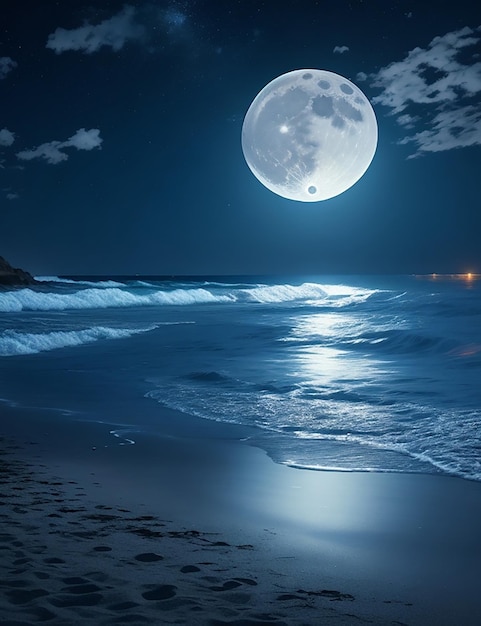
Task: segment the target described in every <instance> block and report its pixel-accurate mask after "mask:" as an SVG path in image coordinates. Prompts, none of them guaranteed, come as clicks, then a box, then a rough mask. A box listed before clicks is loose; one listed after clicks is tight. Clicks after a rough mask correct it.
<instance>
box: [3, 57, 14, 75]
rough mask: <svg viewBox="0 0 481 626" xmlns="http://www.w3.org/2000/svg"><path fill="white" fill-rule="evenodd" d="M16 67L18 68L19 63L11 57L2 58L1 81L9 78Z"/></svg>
mask: <svg viewBox="0 0 481 626" xmlns="http://www.w3.org/2000/svg"><path fill="white" fill-rule="evenodd" d="M14 67H17V63H16V62H15V61H14V60H13V59H11V58H10V57H0V80H2V79H4V78H6V77H7V74H9V73H10V72H11V71H12V70H13V68H14Z"/></svg>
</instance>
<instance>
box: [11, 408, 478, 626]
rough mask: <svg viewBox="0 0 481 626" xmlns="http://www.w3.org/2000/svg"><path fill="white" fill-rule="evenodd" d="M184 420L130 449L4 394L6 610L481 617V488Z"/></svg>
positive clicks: (28, 619) (310, 620) (100, 615)
mask: <svg viewBox="0 0 481 626" xmlns="http://www.w3.org/2000/svg"><path fill="white" fill-rule="evenodd" d="M171 417H172V416H171ZM167 418H168V416H166V423H167V422H168V421H169V420H168V419H167ZM177 418H178V419H180V420H181V421H182V420H184V423H183V424H180V425H179V426H178V428H179V429H180V430H183V432H189V433H190V434H191V436H190V438H188V439H186V438H183V437H180V436H178V434H176V431H175V429H174V430H172V429H171V431H170V432H166V433H165V435H163V436H159V435H156V436H149V435H147V434H142V435H138V434H137V435H136V436H135V444H134V445H132V444H129V443H128V441H127V439H128V437H127V435H126V434H125V433H123V434H122V436H114V435H113V434H112V433H111V432H110V431H111V430H113V428H112V427H111V426H109V425H107V424H99V423H93V422H90V423H89V422H80V421H72V420H70V419H66V418H65V416H61V415H59V414H55V413H52V412H48V411H43V412H38V411H37V412H33V411H29V410H26V409H21V410H20V409H12V408H9V407H6V406H2V430H3V432H2V440H1V450H2V455H1V466H0V469H1V482H2V485H1V493H2V496H1V504H2V509H1V512H0V515H1V519H2V531H1V550H2V570H3V574H2V582H1V583H0V585H1V590H2V593H1V601H0V615H1V622H2V624H4V625H5V626H7V625H11V626H13V625H16V626H18V625H20V624H36V623H39V622H46V623H51V624H81V623H87V622H88V623H95V624H123V623H126V624H127V623H128V624H206V625H212V626H214V625H216V624H237V625H239V626H240V625H244V624H246V625H247V624H277V625H281V624H287V625H290V624H293V625H301V624H306V625H307V624H309V625H311V624H312V625H315V624H359V623H366V624H412V625H416V624H419V625H424V624H440V625H450V624H452V625H453V626H454V625H455V624H464V625H471V624H472V625H473V626H474V625H475V624H479V623H480V620H481V606H480V601H479V596H478V588H479V580H480V575H481V534H480V531H479V523H478V522H479V519H481V497H480V496H481V485H479V484H478V483H475V482H470V481H465V480H461V479H456V478H450V477H445V476H433V475H431V476H429V475H414V474H412V475H409V474H369V473H340V472H314V471H307V470H298V469H294V468H290V467H286V466H281V465H278V464H275V463H273V462H272V461H271V460H270V459H269V458H268V457H267V455H266V454H265V453H264V452H263V451H262V450H259V449H257V448H254V447H252V446H249V445H246V443H245V442H244V443H243V442H239V441H238V440H236V439H235V436H234V434H235V429H230V428H229V427H226V426H225V425H224V426H221V425H217V424H212V423H208V422H204V421H202V420H196V419H194V418H189V417H187V416H179V415H177ZM186 420H187V421H190V422H191V424H189V426H190V428H189V430H187V429H186V423H185V421H186ZM166 430H168V429H166ZM117 434H118V433H117Z"/></svg>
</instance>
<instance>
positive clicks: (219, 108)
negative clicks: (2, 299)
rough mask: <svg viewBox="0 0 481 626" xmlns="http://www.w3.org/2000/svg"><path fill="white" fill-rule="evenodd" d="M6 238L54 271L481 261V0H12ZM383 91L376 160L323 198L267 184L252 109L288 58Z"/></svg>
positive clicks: (5, 80)
mask: <svg viewBox="0 0 481 626" xmlns="http://www.w3.org/2000/svg"><path fill="white" fill-rule="evenodd" d="M1 9H2V16H1V22H0V24H1V26H0V32H1V38H0V95H1V108H0V255H2V256H4V257H5V258H7V259H8V260H9V261H10V262H11V263H12V264H14V265H17V266H22V267H24V268H25V269H27V270H29V271H31V272H32V273H34V274H36V275H39V274H84V275H85V274H100V275H105V274H136V273H138V274H157V275H158V274H169V275H170V274H176V275H180V274H189V275H191V274H256V275H259V274H285V273H288V274H297V275H299V274H303V275H314V274H329V273H341V274H342V273H344V274H352V273H376V274H381V273H401V274H407V273H429V272H466V271H472V272H481V211H480V209H481V200H480V197H481V193H480V187H481V6H479V3H478V2H474V1H473V0H456V1H454V0H453V1H452V2H433V1H431V2H422V1H419V0H417V1H407V0H405V1H392V2H390V1H388V0H378V1H373V0H365V1H364V2H363V1H355V0H352V1H351V2H348V1H344V0H336V1H334V0H330V1H329V2H327V1H322V0H319V1H314V0H311V1H306V0H296V1H287V0H286V1H281V0H266V1H253V0H239V1H237V0H192V1H188V0H186V1H184V2H182V1H178V2H176V1H165V2H164V1H161V0H157V1H146V2H141V1H140V2H139V1H137V2H136V1H132V2H129V3H125V2H120V1H119V2H118V1H116V0H103V1H98V2H94V1H90V2H88V1H87V0H86V1H80V0H62V1H59V2H54V1H51V2H50V1H42V0H36V1H33V0H30V1H27V0H4V1H3V2H2V5H1ZM299 68H319V69H326V70H330V71H333V72H336V73H339V74H341V75H343V76H345V77H347V78H349V79H350V80H351V81H353V82H354V83H356V84H357V85H358V86H359V87H360V88H361V89H362V90H363V91H364V93H365V94H366V95H367V97H368V98H369V99H370V100H371V102H372V104H373V107H374V110H375V112H376V116H377V120H378V125H379V143H378V148H377V152H376V155H375V157H374V160H373V162H372V164H371V166H370V168H369V169H368V171H367V172H366V174H365V175H364V176H363V177H362V178H361V179H360V181H359V182H358V183H357V184H356V185H354V186H353V187H352V188H351V189H349V190H348V191H346V192H345V193H343V194H341V195H340V196H337V197H336V198H333V199H331V200H327V201H324V202H318V203H300V202H294V201H291V200H286V199H284V198H282V197H280V196H277V195H275V194H273V193H272V192H270V191H268V190H267V189H266V188H264V187H263V186H262V185H261V184H260V183H259V181H258V180H257V179H256V178H255V177H254V176H253V174H252V173H251V171H250V170H249V168H248V167H247V165H246V163H245V160H244V157H243V154H242V149H241V142H240V137H241V128H242V121H243V118H244V115H245V113H246V111H247V109H248V107H249V105H250V103H251V102H252V100H253V98H254V97H255V96H256V94H257V93H258V92H259V91H260V90H261V89H262V88H263V87H264V86H265V85H266V84H267V83H268V82H270V81H271V80H272V79H274V78H275V77H276V76H278V75H280V74H283V73H285V72H288V71H290V70H294V69H299Z"/></svg>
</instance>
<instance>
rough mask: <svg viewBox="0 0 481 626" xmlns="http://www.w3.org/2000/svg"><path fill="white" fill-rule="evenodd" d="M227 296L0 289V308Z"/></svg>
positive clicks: (182, 302) (206, 299)
mask: <svg viewBox="0 0 481 626" xmlns="http://www.w3.org/2000/svg"><path fill="white" fill-rule="evenodd" d="M232 301H233V298H232V297H229V296H220V295H219V296H215V295H214V294H212V293H211V292H210V291H208V290H206V289H174V290H172V291H156V292H154V293H151V294H146V295H137V294H133V293H131V292H130V291H126V290H124V289H119V288H117V287H113V288H105V289H98V288H95V289H83V290H81V291H76V292H75V293H45V292H41V291H34V290H33V289H19V290H16V291H8V292H5V293H0V312H3V313H14V312H17V311H65V310H67V309H104V308H108V307H129V306H153V305H163V304H171V305H186V304H201V303H208V302H232Z"/></svg>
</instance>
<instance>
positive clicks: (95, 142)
mask: <svg viewBox="0 0 481 626" xmlns="http://www.w3.org/2000/svg"><path fill="white" fill-rule="evenodd" d="M102 141H103V140H102V138H101V137H100V131H99V130H98V129H97V128H91V129H90V130H85V128H80V129H79V130H78V131H77V132H76V133H75V135H72V137H70V138H69V139H67V140H66V141H49V142H48V143H43V144H41V145H40V146H38V147H37V148H32V149H31V150H22V151H21V152H17V157H18V158H19V159H21V160H22V161H31V160H32V159H44V160H45V161H47V163H50V164H51V165H56V164H57V163H61V162H62V161H66V160H67V159H68V158H69V155H68V154H67V153H66V152H65V149H66V148H76V149H77V150H93V149H94V148H100V147H101V144H102Z"/></svg>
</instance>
